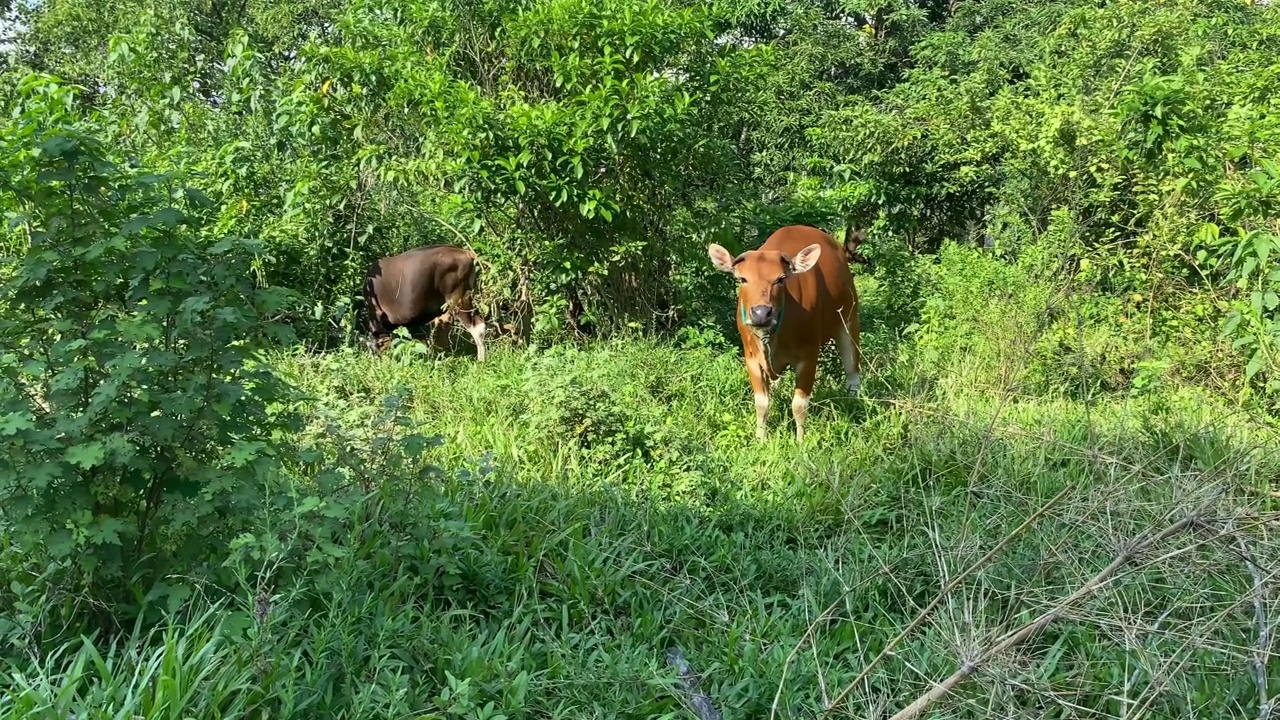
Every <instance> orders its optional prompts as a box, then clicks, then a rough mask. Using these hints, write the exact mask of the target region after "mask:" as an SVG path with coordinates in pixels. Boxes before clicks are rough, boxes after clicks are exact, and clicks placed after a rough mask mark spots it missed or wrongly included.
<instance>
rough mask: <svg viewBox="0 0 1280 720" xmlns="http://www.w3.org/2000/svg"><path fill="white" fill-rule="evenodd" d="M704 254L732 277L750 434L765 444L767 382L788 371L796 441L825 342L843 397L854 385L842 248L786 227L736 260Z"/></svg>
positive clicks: (852, 313) (850, 288) (856, 360)
mask: <svg viewBox="0 0 1280 720" xmlns="http://www.w3.org/2000/svg"><path fill="white" fill-rule="evenodd" d="M707 254H708V255H710V256H711V263H712V264H713V265H715V266H716V268H717V269H719V270H722V271H724V272H727V273H731V274H732V275H733V276H734V277H736V278H737V279H738V283H739V285H738V306H737V311H736V313H735V314H736V316H737V322H738V332H739V333H740V334H741V335H742V353H743V358H744V360H745V361H746V366H747V375H748V377H749V378H750V380H751V389H752V390H753V391H754V392H755V398H756V436H757V437H758V438H760V439H761V440H763V439H764V438H765V420H766V417H767V416H768V414H769V390H770V388H771V386H772V383H773V381H775V380H777V379H778V378H779V377H780V376H781V375H782V373H783V372H784V371H785V370H786V369H787V368H788V367H791V368H794V369H795V372H796V391H795V397H794V398H793V399H792V400H791V413H792V415H794V416H795V420H796V441H797V442H799V441H801V440H804V416H805V411H806V410H807V409H808V407H809V395H810V393H812V392H813V380H814V375H815V373H816V371H817V369H818V352H819V351H820V350H821V349H822V346H823V345H825V344H826V343H827V342H828V341H829V340H831V339H832V338H835V340H836V341H837V343H838V344H839V346H840V357H841V359H842V360H843V361H844V370H845V375H846V380H847V382H846V388H847V389H848V391H849V394H850V395H851V396H854V397H856V396H857V394H858V387H859V385H860V384H861V376H860V375H859V372H858V367H859V364H860V361H861V358H860V356H859V350H858V291H857V290H856V289H855V288H854V285H853V275H852V274H851V273H850V272H849V265H848V263H847V262H846V261H845V254H844V249H843V248H841V247H840V246H839V245H837V244H836V242H835V240H833V239H831V236H829V235H827V234H826V233H824V232H822V231H821V230H819V229H817V228H813V227H808V226H805V225H792V226H790V227H784V228H781V229H779V230H778V231H777V232H775V233H774V234H772V235H770V236H769V239H768V240H765V242H764V245H761V246H760V248H759V249H758V250H748V251H747V252H744V253H742V254H741V255H739V256H738V257H733V256H732V255H730V254H729V251H728V250H725V249H724V248H723V247H721V246H719V245H715V244H712V245H710V246H708V247H707Z"/></svg>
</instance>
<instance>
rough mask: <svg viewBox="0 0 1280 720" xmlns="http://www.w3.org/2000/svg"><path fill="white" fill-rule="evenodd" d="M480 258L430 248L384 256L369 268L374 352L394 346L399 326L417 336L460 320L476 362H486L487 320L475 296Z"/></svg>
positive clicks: (458, 250) (367, 308)
mask: <svg viewBox="0 0 1280 720" xmlns="http://www.w3.org/2000/svg"><path fill="white" fill-rule="evenodd" d="M477 275H478V269H477V267H476V254H475V253H473V252H471V251H470V250H464V249H462V248H459V247H453V246H450V245H427V246H426V247H420V248H414V249H413V250H409V251H407V252H403V253H400V254H399V255H393V256H391V257H384V258H381V259H379V260H377V261H376V262H374V263H373V264H372V265H370V266H369V270H368V272H367V273H366V274H365V280H364V303H365V321H366V324H367V328H368V330H369V334H370V335H371V336H372V339H373V348H374V351H375V352H381V351H382V350H383V349H384V348H385V347H386V345H387V343H389V342H391V332H392V331H393V330H395V329H396V328H397V327H404V328H408V330H409V332H410V333H413V334H417V333H419V332H422V331H423V330H426V329H427V328H428V326H430V334H431V335H432V336H434V334H435V331H436V330H437V329H438V327H439V326H440V325H442V324H444V323H446V322H448V321H449V319H450V318H451V317H456V318H457V319H458V321H459V322H461V323H462V326H463V327H465V328H466V329H467V332H469V333H471V337H472V338H473V339H474V340H475V343H476V359H477V360H484V331H485V325H484V318H482V317H481V316H480V314H479V313H478V312H476V310H475V305H474V302H475V301H474V298H473V295H474V293H475V290H476V284H477Z"/></svg>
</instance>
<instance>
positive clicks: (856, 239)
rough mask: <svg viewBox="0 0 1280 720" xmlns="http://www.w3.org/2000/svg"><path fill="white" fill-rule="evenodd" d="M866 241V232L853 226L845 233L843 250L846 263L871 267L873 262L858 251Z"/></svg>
mask: <svg viewBox="0 0 1280 720" xmlns="http://www.w3.org/2000/svg"><path fill="white" fill-rule="evenodd" d="M866 241H867V231H866V230H862V229H855V228H854V227H853V226H849V228H848V229H847V230H845V233H844V248H843V249H844V259H845V262H849V263H858V264H859V265H866V266H868V267H870V265H871V260H869V259H868V258H867V256H866V255H863V254H862V251H861V250H859V249H858V248H859V247H861V246H862V243H864V242H866Z"/></svg>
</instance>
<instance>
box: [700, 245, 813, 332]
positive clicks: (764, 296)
mask: <svg viewBox="0 0 1280 720" xmlns="http://www.w3.org/2000/svg"><path fill="white" fill-rule="evenodd" d="M821 253H822V247H821V246H820V245H818V244H817V243H814V244H812V245H810V246H808V247H806V248H805V249H803V250H801V251H800V252H799V253H798V254H797V255H796V256H795V257H794V258H790V257H787V255H786V253H780V252H776V251H772V250H748V251H747V252H744V253H742V254H741V255H739V256H738V257H733V256H732V255H730V254H729V251H728V250H725V249H724V248H723V247H720V246H719V245H716V244H714V243H713V244H711V245H709V246H707V254H708V255H709V256H710V257H711V264H712V265H715V266H716V269H718V270H720V271H722V272H727V273H730V274H731V275H733V276H734V277H735V278H737V279H738V315H739V317H740V318H741V319H742V322H743V324H745V325H746V326H747V327H749V328H751V330H752V332H754V333H755V334H756V335H759V336H765V335H770V334H772V333H773V331H774V328H775V327H777V324H778V321H779V318H780V316H781V314H782V312H783V310H784V308H783V305H782V303H783V297H784V293H783V289H782V284H783V283H784V282H785V281H786V279H787V278H789V277H791V276H792V275H799V274H800V273H802V272H808V271H809V270H811V269H813V266H814V265H816V264H817V262H818V255H820V254H821Z"/></svg>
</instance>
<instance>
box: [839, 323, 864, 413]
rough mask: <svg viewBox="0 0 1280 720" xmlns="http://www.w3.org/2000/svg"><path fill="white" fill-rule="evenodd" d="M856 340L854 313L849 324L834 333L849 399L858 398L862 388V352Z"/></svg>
mask: <svg viewBox="0 0 1280 720" xmlns="http://www.w3.org/2000/svg"><path fill="white" fill-rule="evenodd" d="M858 340H859V338H858V313H857V312H854V314H853V318H852V319H851V320H850V322H849V324H848V325H847V326H846V325H844V324H841V326H840V331H839V332H838V333H836V343H837V344H839V346H840V360H841V362H843V363H844V377H845V389H847V390H848V391H849V397H858V390H859V388H861V387H862V374H861V372H860V370H861V365H862V352H861V349H860V348H859V347H858Z"/></svg>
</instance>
